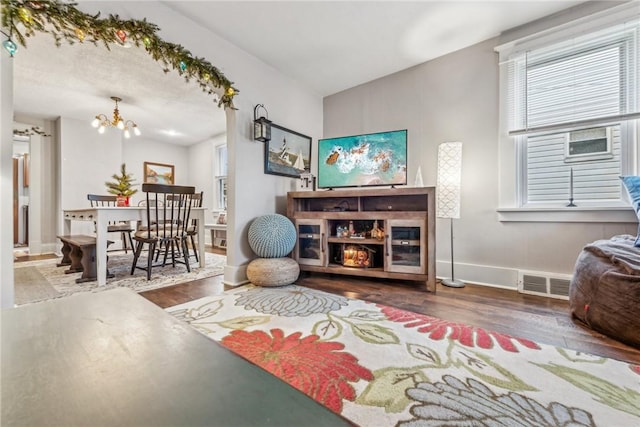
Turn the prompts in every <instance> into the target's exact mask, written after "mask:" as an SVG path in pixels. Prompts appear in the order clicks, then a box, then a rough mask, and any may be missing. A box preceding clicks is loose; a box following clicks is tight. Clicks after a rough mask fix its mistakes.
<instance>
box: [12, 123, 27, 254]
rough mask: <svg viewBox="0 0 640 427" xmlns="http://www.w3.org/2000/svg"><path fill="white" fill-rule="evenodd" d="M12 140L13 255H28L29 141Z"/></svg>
mask: <svg viewBox="0 0 640 427" xmlns="http://www.w3.org/2000/svg"><path fill="white" fill-rule="evenodd" d="M29 140H30V138H29V137H28V136H24V137H23V136H17V135H16V136H14V139H13V255H14V258H17V257H21V256H28V255H29V142H30V141H29Z"/></svg>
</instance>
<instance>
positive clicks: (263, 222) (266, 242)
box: [249, 214, 296, 258]
mask: <svg viewBox="0 0 640 427" xmlns="http://www.w3.org/2000/svg"><path fill="white" fill-rule="evenodd" d="M295 244H296V228H295V227H294V226H293V223H292V222H291V221H290V220H289V218H287V217H286V216H284V215H279V214H270V215H263V216H259V217H258V218H256V219H255V220H253V222H252V223H251V225H250V226H249V246H251V249H252V250H253V252H255V253H256V255H258V256H259V257H260V258H282V257H285V256H287V255H289V253H291V251H292V250H293V247H294V246H295Z"/></svg>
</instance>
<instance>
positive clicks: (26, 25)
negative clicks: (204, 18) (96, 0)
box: [1, 0, 238, 108]
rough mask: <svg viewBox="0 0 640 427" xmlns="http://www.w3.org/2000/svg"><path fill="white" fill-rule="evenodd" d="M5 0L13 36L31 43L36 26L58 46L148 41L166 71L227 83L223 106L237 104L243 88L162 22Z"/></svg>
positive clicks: (205, 83) (206, 87)
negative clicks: (166, 34)
mask: <svg viewBox="0 0 640 427" xmlns="http://www.w3.org/2000/svg"><path fill="white" fill-rule="evenodd" d="M1 1H2V26H3V27H4V28H7V29H8V30H9V31H10V36H9V37H15V39H16V40H17V41H18V43H20V44H21V45H22V46H24V47H26V38H27V37H31V36H33V35H35V33H36V31H39V32H44V33H49V34H51V35H52V36H53V37H54V39H55V41H56V45H57V46H60V44H61V42H62V40H65V41H66V42H68V43H69V44H74V43H93V44H94V45H97V44H98V43H99V42H102V43H103V44H104V46H105V47H106V48H107V49H109V44H110V43H119V44H123V43H125V42H131V43H133V44H135V46H138V47H139V46H144V48H145V50H146V51H147V52H148V53H149V55H151V56H152V57H153V59H155V60H156V61H158V62H160V63H161V64H163V66H164V72H165V73H168V72H169V71H170V68H173V69H174V70H176V71H177V72H178V73H179V74H180V75H181V76H184V78H185V80H186V81H187V82H189V81H191V80H192V79H193V80H196V81H197V82H198V85H199V86H200V88H202V90H203V91H204V92H206V93H207V94H210V95H211V94H214V89H215V88H219V87H222V88H224V94H223V95H222V96H221V97H220V99H219V102H218V106H221V105H224V106H225V107H229V108H234V107H233V97H234V96H235V95H237V94H238V90H237V89H236V88H234V87H233V82H231V81H230V80H229V79H227V78H226V77H225V76H224V74H222V72H221V71H220V70H218V69H217V68H216V67H214V66H213V65H212V64H211V63H210V62H209V61H207V60H206V59H204V58H198V57H194V56H193V55H192V54H191V52H189V51H188V50H187V49H185V48H184V47H183V46H181V45H178V44H175V43H169V42H166V41H164V40H162V39H161V38H160V37H158V35H157V33H158V31H159V28H158V26H157V25H155V24H152V23H150V22H147V20H146V19H143V20H134V19H131V20H122V19H120V18H119V17H118V15H109V17H108V18H105V19H101V18H100V13H98V14H96V15H88V14H86V13H84V12H81V11H79V10H78V9H77V8H76V7H75V6H76V3H63V2H61V1H58V0H53V1H21V0H1Z"/></svg>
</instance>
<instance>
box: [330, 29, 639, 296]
mask: <svg viewBox="0 0 640 427" xmlns="http://www.w3.org/2000/svg"><path fill="white" fill-rule="evenodd" d="M549 22H556V20H549ZM540 26H542V24H541V22H536V23H535V27H536V28H539V27H540ZM519 31H520V33H521V32H522V31H521V30H519ZM500 43H501V40H499V39H498V38H495V39H491V40H487V41H485V42H482V43H479V44H476V45H474V46H471V47H469V48H466V49H463V50H460V51H457V52H454V53H451V54H449V55H446V56H443V57H440V58H437V59H435V60H432V61H429V62H427V63H424V64H421V65H419V66H416V67H413V68H410V69H407V70H404V71H401V72H398V73H395V74H392V75H389V76H387V77H384V78H381V79H378V80H374V81H372V82H369V83H367V84H364V85H361V86H357V87H354V88H352V89H349V90H346V91H343V92H340V93H337V94H335V95H332V96H329V97H327V98H325V100H324V137H334V136H342V135H352V134H358V133H368V132H376V131H383V130H393V129H405V128H406V129H408V135H409V164H408V182H409V185H412V184H413V182H414V177H415V174H416V171H417V169H418V167H421V169H422V176H423V181H424V185H426V186H429V185H435V182H436V158H437V146H438V144H440V143H441V142H444V141H462V142H463V175H462V186H463V188H462V207H461V218H460V219H459V220H454V237H455V240H454V248H455V261H456V278H458V279H463V280H466V281H469V282H475V283H484V284H489V285H495V286H502V287H508V288H515V287H517V278H518V271H519V270H529V271H539V272H548V273H554V274H571V273H572V271H573V267H574V264H575V261H576V258H577V256H578V254H579V252H580V250H581V248H582V247H583V246H584V245H585V244H586V243H588V242H591V241H593V240H597V239H602V238H609V237H611V236H613V235H616V234H625V233H627V234H635V233H636V227H637V224H634V223H584V222H582V223H575V222H573V223H570V222H562V223H554V222H501V221H499V219H498V215H497V213H496V210H497V209H498V207H499V204H498V200H499V194H498V191H499V179H500V175H499V171H500V165H499V130H498V118H499V117H498V113H499V110H498V97H499V93H498V83H499V79H498V77H499V76H498V56H497V54H496V53H495V52H494V47H495V46H497V45H498V44H500ZM449 226H450V224H449V220H448V219H446V220H445V219H439V220H437V224H436V230H437V231H436V239H437V241H436V247H437V250H436V259H437V265H438V266H437V275H438V276H441V277H442V276H445V277H447V276H450V264H449V262H450V258H451V255H450V233H449Z"/></svg>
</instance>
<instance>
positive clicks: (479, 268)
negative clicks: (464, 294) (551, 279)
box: [436, 261, 518, 291]
mask: <svg viewBox="0 0 640 427" xmlns="http://www.w3.org/2000/svg"><path fill="white" fill-rule="evenodd" d="M454 274H455V278H456V279H457V280H461V281H463V282H465V283H473V284H476V285H484V286H491V287H494V288H502V289H512V290H514V291H517V290H518V270H517V269H515V268H505V267H494V266H488V265H477V264H463V263H458V262H456V263H455V264H454ZM436 276H437V277H439V278H451V262H449V261H436Z"/></svg>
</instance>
